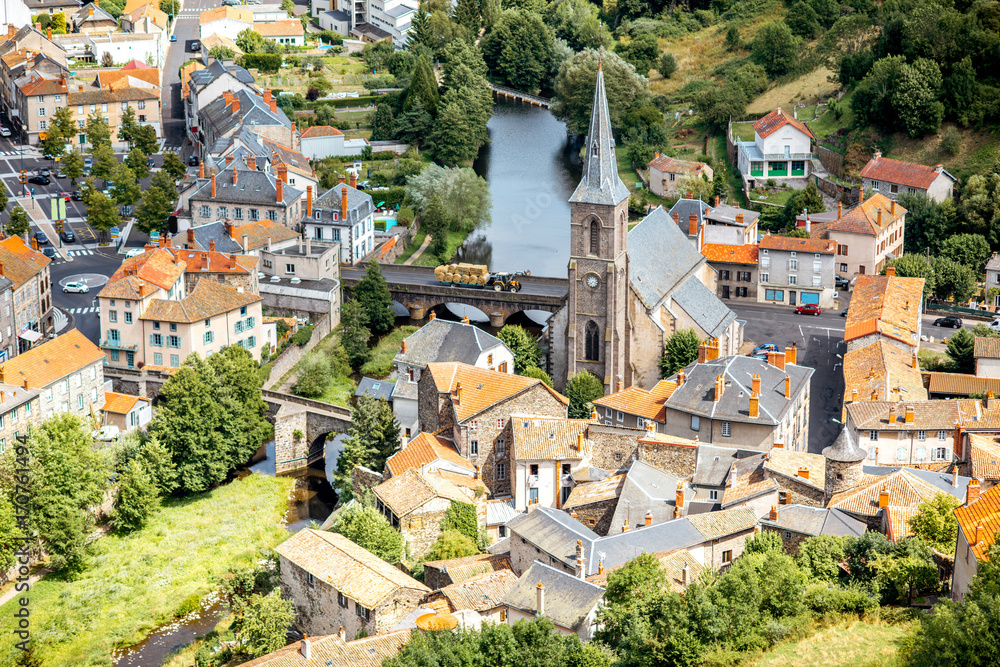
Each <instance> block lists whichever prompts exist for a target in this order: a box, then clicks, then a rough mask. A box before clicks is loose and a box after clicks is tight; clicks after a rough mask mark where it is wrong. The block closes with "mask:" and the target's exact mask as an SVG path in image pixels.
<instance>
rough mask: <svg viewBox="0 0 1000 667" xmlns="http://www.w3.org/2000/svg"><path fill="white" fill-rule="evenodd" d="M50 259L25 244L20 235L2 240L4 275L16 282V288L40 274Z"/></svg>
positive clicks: (0, 260) (0, 257)
mask: <svg viewBox="0 0 1000 667" xmlns="http://www.w3.org/2000/svg"><path fill="white" fill-rule="evenodd" d="M49 261H50V260H49V258H48V257H46V256H45V255H43V254H42V253H40V252H38V251H36V250H32V249H31V248H29V247H28V246H27V245H25V243H24V241H22V240H21V237H19V236H11V237H9V238H6V239H4V240H3V241H0V267H3V271H2V272H3V275H4V276H5V277H6V278H10V280H11V282H13V283H14V289H18V288H20V287H21V285H23V284H24V283H25V282H27V281H28V280H29V279H31V278H33V277H34V276H36V275H38V274H39V273H40V272H41V271H42V270H43V269H44V268H45V267H46V266H48V265H49Z"/></svg>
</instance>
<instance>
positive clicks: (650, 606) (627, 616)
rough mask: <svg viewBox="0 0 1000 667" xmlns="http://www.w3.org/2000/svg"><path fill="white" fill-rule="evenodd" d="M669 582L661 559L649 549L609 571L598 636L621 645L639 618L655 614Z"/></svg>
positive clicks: (609, 642) (602, 639)
mask: <svg viewBox="0 0 1000 667" xmlns="http://www.w3.org/2000/svg"><path fill="white" fill-rule="evenodd" d="M668 583H669V582H668V581H667V575H666V573H665V572H664V570H663V568H662V567H660V562H659V561H658V560H657V558H656V556H654V555H653V554H651V553H648V552H645V553H642V554H640V555H638V556H637V557H635V558H633V559H632V560H630V561H628V562H627V563H625V564H624V565H623V566H622V567H620V568H617V569H615V570H613V571H611V572H609V573H608V586H607V589H606V592H605V594H604V606H603V607H602V608H601V610H600V611H599V612H598V613H599V619H600V627H601V630H600V632H599V634H598V635H597V638H598V639H599V640H601V641H602V642H604V643H606V644H608V645H609V646H620V645H621V644H622V643H623V641H624V640H625V638H626V636H627V635H628V634H629V633H630V632H631V630H632V628H633V627H634V624H635V623H636V621H637V619H639V618H649V617H651V616H653V615H654V614H655V612H654V607H655V606H657V605H658V604H659V603H660V602H661V601H662V599H663V594H664V592H665V589H666V587H667V585H668Z"/></svg>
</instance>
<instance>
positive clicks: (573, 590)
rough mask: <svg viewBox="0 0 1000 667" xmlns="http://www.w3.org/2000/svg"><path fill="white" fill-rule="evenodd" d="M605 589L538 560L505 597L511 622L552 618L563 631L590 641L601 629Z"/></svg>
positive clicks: (562, 632) (509, 621)
mask: <svg viewBox="0 0 1000 667" xmlns="http://www.w3.org/2000/svg"><path fill="white" fill-rule="evenodd" d="M603 599H604V589H603V588H601V587H600V586H598V585H597V584H592V583H590V582H589V581H586V580H585V579H582V578H580V577H575V576H573V575H570V574H567V573H566V572H565V571H563V570H561V569H557V568H554V567H551V566H549V565H546V564H544V563H539V562H535V563H532V564H531V566H530V567H529V568H528V569H527V570H526V571H525V572H524V574H522V575H521V576H520V577H518V579H517V582H516V584H515V585H514V586H512V587H511V588H510V590H508V591H507V594H506V595H505V596H504V598H503V607H504V611H505V613H504V614H503V616H502V618H503V620H505V621H506V622H507V624H508V625H513V624H514V623H516V622H518V621H520V620H522V619H532V618H535V617H538V616H541V617H544V618H547V619H549V620H550V621H552V623H553V624H554V625H555V626H556V631H557V632H559V634H562V635H571V634H575V635H577V636H579V637H580V640H581V641H584V642H586V641H590V640H591V639H593V637H594V632H596V631H597V612H598V610H599V609H600V606H601V602H602V600H603Z"/></svg>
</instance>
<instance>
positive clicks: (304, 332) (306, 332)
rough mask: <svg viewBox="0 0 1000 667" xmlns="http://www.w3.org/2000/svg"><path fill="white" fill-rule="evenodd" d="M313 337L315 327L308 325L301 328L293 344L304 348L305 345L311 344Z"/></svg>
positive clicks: (293, 337)
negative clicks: (310, 340)
mask: <svg viewBox="0 0 1000 667" xmlns="http://www.w3.org/2000/svg"><path fill="white" fill-rule="evenodd" d="M312 335H313V325H311V324H307V325H305V326H303V327H300V328H299V330H298V331H296V332H295V335H293V336H292V342H293V343H295V344H296V345H298V346H299V347H302V346H303V345H305V344H306V343H308V342H309V339H310V338H312Z"/></svg>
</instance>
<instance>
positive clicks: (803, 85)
mask: <svg viewBox="0 0 1000 667" xmlns="http://www.w3.org/2000/svg"><path fill="white" fill-rule="evenodd" d="M832 75H833V71H832V70H829V69H827V68H825V67H820V68H817V69H815V70H813V71H812V72H809V73H808V74H803V75H802V76H800V77H798V78H797V79H793V80H791V81H788V82H785V83H781V84H778V85H777V86H774V87H773V88H769V89H768V90H766V91H764V94H763V95H761V96H760V97H758V98H757V99H755V100H754V101H753V102H751V103H750V104H749V105H748V106H747V113H759V114H765V113H768V112H769V111H773V110H774V109H776V108H778V107H781V109H782V111H783V112H787V113H791V112H792V106H793V105H794V104H812V105H815V104H816V102H820V101H822V102H825V101H827V100H828V99H829V98H830V97H833V96H835V94H836V92H837V90H838V89H839V88H840V84H839V83H837V82H831V81H830V80H829V78H830V77H831V76H832ZM798 111H799V119H800V120H809V119H811V118H812V117H813V115H812V113H809V114H808V115H803V114H802V111H803V109H799V110H798Z"/></svg>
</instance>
